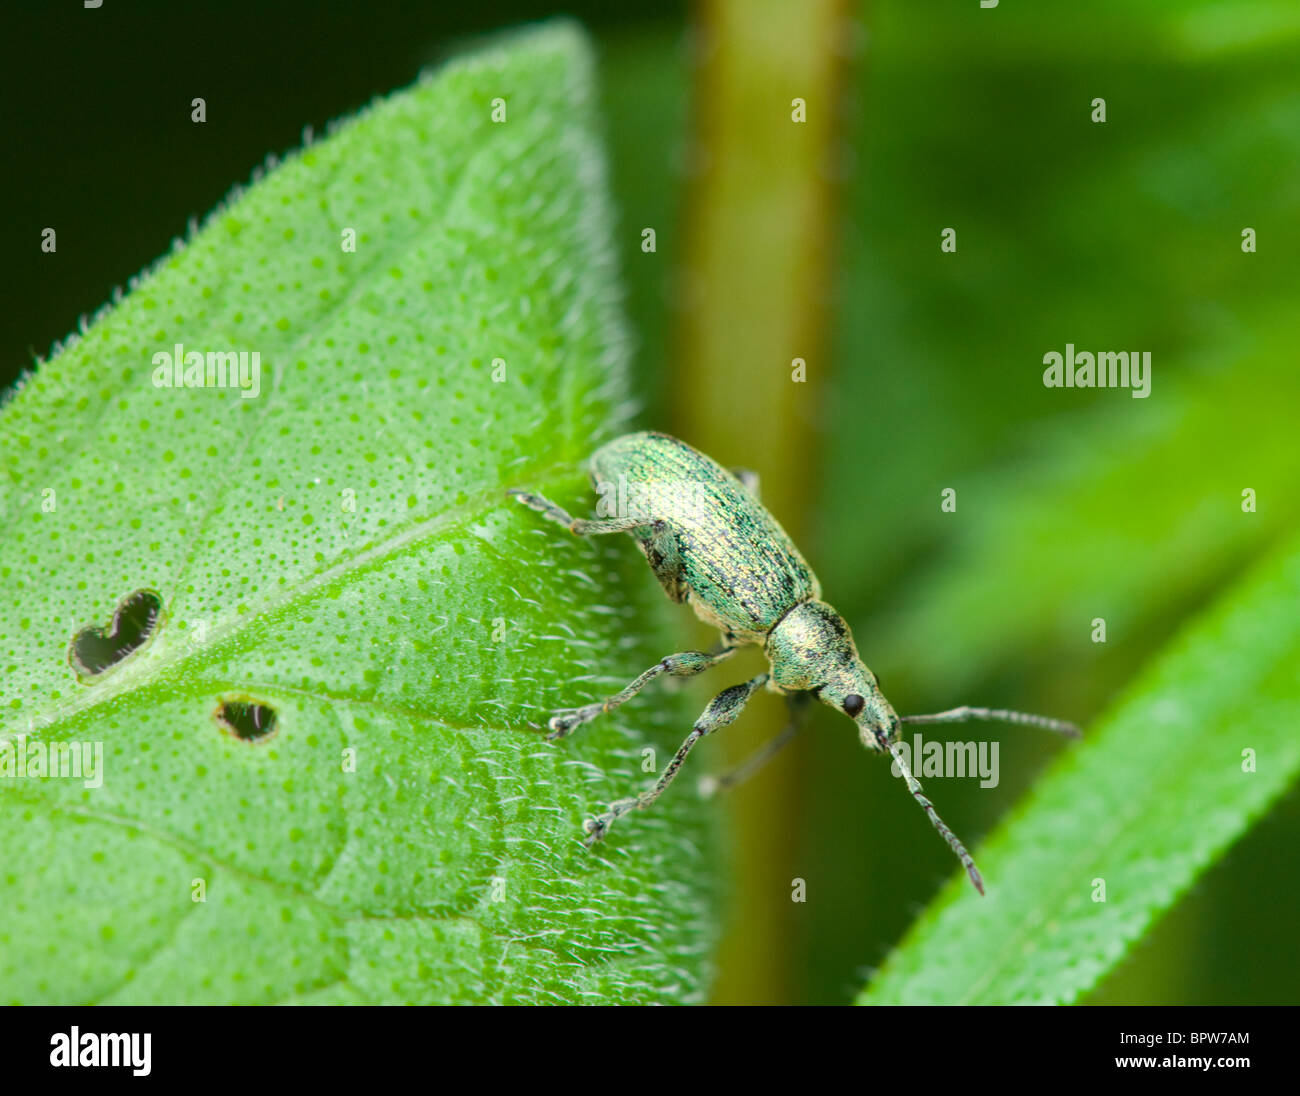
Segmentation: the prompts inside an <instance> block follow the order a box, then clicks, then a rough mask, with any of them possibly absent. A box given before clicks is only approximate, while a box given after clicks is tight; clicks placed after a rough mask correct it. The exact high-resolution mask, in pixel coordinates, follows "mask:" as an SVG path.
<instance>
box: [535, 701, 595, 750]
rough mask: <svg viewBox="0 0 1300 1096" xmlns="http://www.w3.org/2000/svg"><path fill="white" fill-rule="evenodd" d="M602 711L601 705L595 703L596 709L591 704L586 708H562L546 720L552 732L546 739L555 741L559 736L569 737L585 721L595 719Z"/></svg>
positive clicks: (588, 721)
mask: <svg viewBox="0 0 1300 1096" xmlns="http://www.w3.org/2000/svg"><path fill="white" fill-rule="evenodd" d="M600 712H601V708H600V705H595V707H594V710H593V708H592V707H591V706H588V707H585V708H561V709H560V710H559V711H558V712H555V713H554V714H552V716H551V718H550V719H548V720H547V721H546V726H547V728H548V729H549V732H550V733H549V734H547V736H546V741H547V742H554V741H555V740H556V739H558V738H568V737H569V735H571V734H573V732H574V731H576V730H577V729H578V728H579V727H581V726H582V725H583V724H584V723H590V722H591V721H592V720H593V719H595V718H596V716H598V715H599V714H600Z"/></svg>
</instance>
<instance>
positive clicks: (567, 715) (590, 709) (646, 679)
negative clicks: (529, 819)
mask: <svg viewBox="0 0 1300 1096" xmlns="http://www.w3.org/2000/svg"><path fill="white" fill-rule="evenodd" d="M735 652H736V648H735V647H723V648H722V649H721V650H720V651H713V652H707V651H681V652H679V653H678V654H675V655H669V656H668V657H667V658H661V659H660V660H659V661H658V662H656V663H655V664H654V665H653V666H651V667H650V669H648V670H646V671H645V672H644V673H642V674H640V675H638V676H637V677H636V678H634V679H633V680H632V681H630V682H628V684H627V685H626V686H624V687H623V688H622V689H620V690H619V691H618V692H616V693H615V694H614V695H613V696H607V697H606V698H605V699H604V700H597V701H595V702H594V703H591V704H584V705H583V706H582V707H581V708H561V709H560V710H559V711H558V712H555V713H554V714H553V715H552V716H551V718H550V719H549V720H548V721H547V724H546V725H547V727H548V728H550V734H548V735H547V736H546V737H547V738H548V739H556V738H567V737H568V736H569V735H571V734H572V733H573V732H574V731H575V730H577V729H578V728H579V727H581V726H582V725H583V724H584V723H590V722H591V721H592V720H593V719H595V718H596V717H597V716H598V715H603V714H604V713H605V712H608V711H611V710H612V709H614V708H617V707H618V706H619V705H620V704H626V703H627V702H628V701H629V700H631V699H632V698H633V697H634V696H636V694H637V693H639V692H640V691H641V690H642V689H644V688H645V687H646V686H647V685H649V684H650V682H652V681H653V680H654V679H655V678H657V677H659V676H660V675H661V674H669V675H671V676H673V677H694V676H695V675H696V674H701V673H703V672H704V671H705V670H707V669H710V668H711V667H713V666H716V665H717V664H718V663H719V662H722V661H723V660H724V659H727V658H730V657H731V656H732V655H733V654H735Z"/></svg>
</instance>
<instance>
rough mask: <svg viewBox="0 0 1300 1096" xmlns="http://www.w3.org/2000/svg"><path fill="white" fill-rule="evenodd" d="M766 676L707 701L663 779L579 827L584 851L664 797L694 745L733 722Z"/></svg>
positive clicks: (735, 686) (724, 691)
mask: <svg viewBox="0 0 1300 1096" xmlns="http://www.w3.org/2000/svg"><path fill="white" fill-rule="evenodd" d="M769 676H770V675H768V674H759V675H758V676H757V677H752V678H750V679H749V680H748V681H745V682H742V683H741V684H739V685H733V686H731V688H729V689H723V690H722V692H720V693H719V694H718V695H717V696H715V697H714V698H713V699H712V700H710V701H709V704H708V707H706V708H705V709H704V711H703V713H702V714H701V715H700V718H699V719H697V720H696V721H695V726H694V727H692V728H691V733H690V734H688V735H687V736H686V740H685V741H684V742H683V743H682V744H681V746H680V747H679V748H678V750H677V752H676V753H675V754H674V755H673V759H672V760H671V761H669V762H668V767H667V768H666V769H664V774H663V776H661V777H660V778H659V779H658V780H657V781H655V783H654V785H653V786H652V787H650V788H648V789H647V790H645V791H643V792H642V793H641V794H640V795H634V796H631V797H629V798H627V799H619V800H617V801H615V802H613V803H611V804H610V805H609V810H607V811H606V812H605V813H604V814H600V815H597V816H596V817H595V818H589V819H587V821H586V822H584V823H583V824H582V829H583V832H584V833H586V835H587V837H586V840H585V841H584V842H583V843H584V844H585V845H586V846H587V848H591V846H592V845H594V844H595V843H596V842H597V841H599V840H600V839H601V838H602V837H604V836H605V834H606V833H608V832H609V827H610V826H612V825H613V824H614V823H615V822H616V821H617V820H618V819H620V818H622V817H623V815H625V814H627V813H628V812H629V811H634V810H644V809H645V808H646V807H648V806H650V804H651V803H653V802H654V801H655V800H656V799H658V798H659V797H660V796H661V795H663V793H664V790H665V789H666V788H667V787H668V785H669V784H671V783H672V782H673V777H675V776H676V775H677V770H678V769H680V768H681V767H682V762H683V761H685V760H686V755H687V754H688V753H690V752H691V750H692V749H694V747H695V743H697V742H698V741H699V740H700V739H701V738H703V737H704V736H705V735H706V734H712V733H713V732H714V731H716V730H719V729H720V728H722V727H725V726H727V725H728V724H729V723H733V722H735V719H736V716H738V715H740V712H741V709H743V708H744V707H745V704H746V702H747V701H748V700H749V698H750V697H751V696H753V695H754V692H755V691H756V690H758V689H761V688H762V687H763V686H764V685H766V684H767V679H768V677H769Z"/></svg>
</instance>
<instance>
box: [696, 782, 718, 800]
mask: <svg viewBox="0 0 1300 1096" xmlns="http://www.w3.org/2000/svg"><path fill="white" fill-rule="evenodd" d="M719 787H721V782H720V781H719V780H718V778H717V777H716V776H702V777H700V782H699V784H698V785H697V788H698V791H699V795H700V798H701V799H712V798H713V797H714V796H715V795H717V794H718V788H719Z"/></svg>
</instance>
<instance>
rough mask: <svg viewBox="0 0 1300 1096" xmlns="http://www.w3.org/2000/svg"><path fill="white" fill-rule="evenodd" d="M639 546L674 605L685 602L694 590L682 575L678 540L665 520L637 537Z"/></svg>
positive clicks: (650, 525) (647, 526)
mask: <svg viewBox="0 0 1300 1096" xmlns="http://www.w3.org/2000/svg"><path fill="white" fill-rule="evenodd" d="M635 536H636V542H637V545H638V546H639V547H640V549H641V551H642V552H644V553H645V558H646V560H647V562H648V563H649V564H650V569H651V570H652V571H654V573H655V578H657V579H658V580H659V585H660V586H662V587H663V588H664V593H666V594H667V595H668V596H669V597H670V598H671V599H672V600H673V601H676V602H682V601H685V600H686V598H687V597H688V596H689V595H690V592H691V588H690V586H689V584H688V583H687V582H686V575H685V574H684V573H683V571H682V557H681V553H680V552H679V551H678V549H677V536H676V534H675V533H674V532H673V531H672V529H671V528H670V527H669V525H668V523H667V522H666V521H663V520H656V521H652V522H650V524H649V525H646V526H643V527H642V528H640V529H638V530H637V531H636V533H635Z"/></svg>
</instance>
